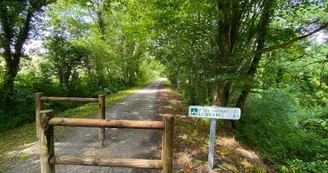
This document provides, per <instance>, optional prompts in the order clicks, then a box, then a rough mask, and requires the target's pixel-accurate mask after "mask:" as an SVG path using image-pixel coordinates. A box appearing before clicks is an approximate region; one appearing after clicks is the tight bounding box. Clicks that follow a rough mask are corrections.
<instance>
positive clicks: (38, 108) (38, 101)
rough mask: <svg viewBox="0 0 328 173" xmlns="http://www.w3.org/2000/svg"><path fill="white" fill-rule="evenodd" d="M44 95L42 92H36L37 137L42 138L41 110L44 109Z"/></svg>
mask: <svg viewBox="0 0 328 173" xmlns="http://www.w3.org/2000/svg"><path fill="white" fill-rule="evenodd" d="M42 96H43V93H42V92H37V93H35V138H36V139H39V138H40V128H39V127H40V111H41V110H42V109H43V103H42V101H41V99H40V98H41V97H42Z"/></svg>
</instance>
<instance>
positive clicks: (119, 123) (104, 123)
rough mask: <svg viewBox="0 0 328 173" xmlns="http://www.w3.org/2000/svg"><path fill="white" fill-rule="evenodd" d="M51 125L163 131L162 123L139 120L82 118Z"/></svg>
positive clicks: (64, 120)
mask: <svg viewBox="0 0 328 173" xmlns="http://www.w3.org/2000/svg"><path fill="white" fill-rule="evenodd" d="M49 124H50V125H54V126H73V127H107V128H133V129H163V128H164V124H163V122H162V121H137V120H99V119H81V118H52V119H50V120H49Z"/></svg>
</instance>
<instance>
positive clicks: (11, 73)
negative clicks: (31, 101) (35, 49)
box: [3, 55, 20, 110]
mask: <svg viewBox="0 0 328 173" xmlns="http://www.w3.org/2000/svg"><path fill="white" fill-rule="evenodd" d="M14 56H16V55H14ZM5 59H6V72H5V76H4V81H3V93H4V99H3V101H4V106H5V107H4V108H5V110H9V109H10V108H12V107H13V106H14V101H13V97H12V96H13V94H14V85H15V83H14V82H15V78H16V76H17V73H18V68H19V62H20V57H18V58H17V57H14V58H11V57H6V58H5Z"/></svg>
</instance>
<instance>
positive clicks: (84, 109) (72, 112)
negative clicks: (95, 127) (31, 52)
mask: <svg viewBox="0 0 328 173" xmlns="http://www.w3.org/2000/svg"><path fill="white" fill-rule="evenodd" d="M145 85H146V84H143V85H139V86H136V87H132V88H129V89H126V90H123V91H120V92H117V93H115V94H111V95H108V96H106V106H109V105H110V104H112V103H114V102H117V101H120V100H123V99H124V98H126V97H127V96H128V95H130V94H133V93H135V92H136V91H138V90H139V89H140V88H141V87H143V86H145ZM31 106H34V105H31ZM97 112H98V103H88V104H85V105H82V106H80V107H77V108H74V109H69V110H66V111H64V112H62V113H59V114H57V115H55V117H72V118H85V117H89V116H90V115H94V114H96V113H97ZM32 116H34V115H32ZM65 129H66V128H63V127H61V128H56V132H58V131H59V133H60V132H62V131H63V130H65ZM59 133H58V134H59ZM35 140H36V139H35V123H31V124H25V125H23V126H20V127H16V128H13V129H10V130H7V131H6V132H3V133H0V173H2V172H4V170H5V169H6V167H7V164H8V162H9V161H8V160H9V158H8V153H10V152H12V151H16V150H21V149H23V148H24V146H25V145H26V144H29V143H33V142H35ZM22 158H25V157H24V156H22Z"/></svg>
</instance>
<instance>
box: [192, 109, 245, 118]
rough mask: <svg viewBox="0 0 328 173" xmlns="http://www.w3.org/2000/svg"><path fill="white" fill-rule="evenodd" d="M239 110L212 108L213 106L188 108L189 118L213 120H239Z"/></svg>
mask: <svg viewBox="0 0 328 173" xmlns="http://www.w3.org/2000/svg"><path fill="white" fill-rule="evenodd" d="M240 114H241V111H240V109H239V108H229V107H214V106H189V116H191V117H196V118H215V119H227V120H239V118H240Z"/></svg>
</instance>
